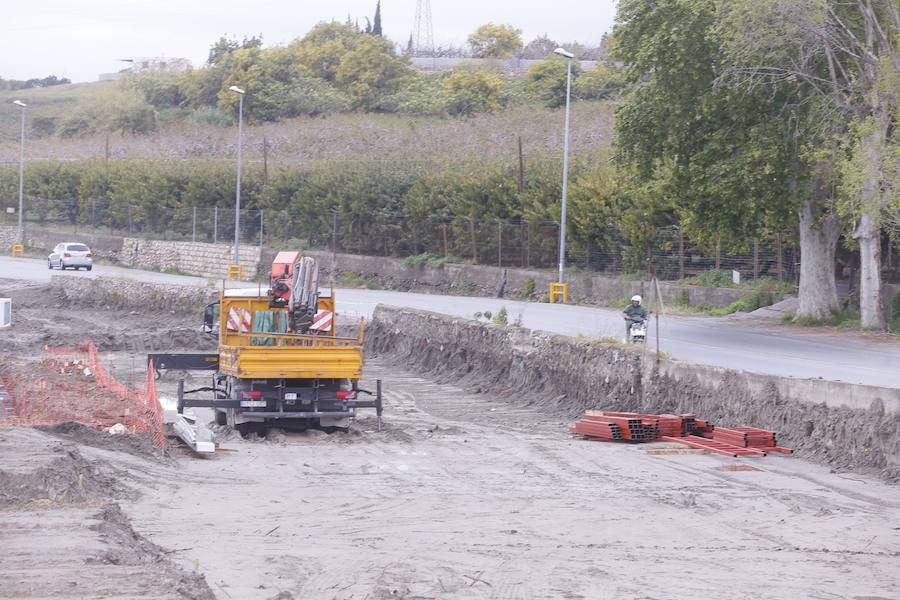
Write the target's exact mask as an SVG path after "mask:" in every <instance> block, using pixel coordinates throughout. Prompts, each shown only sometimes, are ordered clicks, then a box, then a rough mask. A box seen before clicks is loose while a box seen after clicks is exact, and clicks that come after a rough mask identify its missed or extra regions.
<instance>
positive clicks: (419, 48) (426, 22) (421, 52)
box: [412, 0, 434, 56]
mask: <svg viewBox="0 0 900 600" xmlns="http://www.w3.org/2000/svg"><path fill="white" fill-rule="evenodd" d="M412 41H413V48H412V50H413V56H431V55H432V54H433V53H434V26H433V25H432V23H431V0H417V2H416V23H415V26H414V28H413V33H412Z"/></svg>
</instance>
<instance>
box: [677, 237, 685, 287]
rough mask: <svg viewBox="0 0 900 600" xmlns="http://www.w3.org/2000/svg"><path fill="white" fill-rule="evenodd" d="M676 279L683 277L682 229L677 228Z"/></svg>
mask: <svg viewBox="0 0 900 600" xmlns="http://www.w3.org/2000/svg"><path fill="white" fill-rule="evenodd" d="M678 279H684V230H683V229H681V228H680V227H679V228H678Z"/></svg>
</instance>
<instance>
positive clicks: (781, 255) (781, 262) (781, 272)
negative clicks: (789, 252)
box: [776, 233, 784, 282]
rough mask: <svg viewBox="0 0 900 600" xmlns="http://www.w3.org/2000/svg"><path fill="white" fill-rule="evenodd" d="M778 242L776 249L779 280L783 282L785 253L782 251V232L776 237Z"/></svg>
mask: <svg viewBox="0 0 900 600" xmlns="http://www.w3.org/2000/svg"><path fill="white" fill-rule="evenodd" d="M776 244H777V246H778V248H777V250H776V251H777V252H778V281H779V282H782V281H784V253H783V252H782V248H781V234H780V233H779V234H778V238H777V239H776Z"/></svg>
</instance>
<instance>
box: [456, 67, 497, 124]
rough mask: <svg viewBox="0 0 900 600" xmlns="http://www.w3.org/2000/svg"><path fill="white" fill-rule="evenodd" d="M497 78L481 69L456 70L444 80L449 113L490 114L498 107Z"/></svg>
mask: <svg viewBox="0 0 900 600" xmlns="http://www.w3.org/2000/svg"><path fill="white" fill-rule="evenodd" d="M502 84H503V82H502V80H501V79H500V77H499V76H497V75H496V74H494V73H491V72H490V71H485V70H482V69H457V70H456V71H454V72H453V74H452V75H450V77H448V78H447V79H446V80H444V94H445V95H446V96H447V99H448V103H449V106H450V112H451V113H453V114H456V115H472V114H474V113H478V112H492V111H494V110H496V109H497V107H498V106H499V96H500V87H501V86H502Z"/></svg>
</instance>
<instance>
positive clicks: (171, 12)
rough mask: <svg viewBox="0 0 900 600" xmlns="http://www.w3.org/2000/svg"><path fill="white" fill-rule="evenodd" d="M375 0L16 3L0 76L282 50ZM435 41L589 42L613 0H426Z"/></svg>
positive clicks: (78, 72)
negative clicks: (220, 43) (484, 34)
mask: <svg viewBox="0 0 900 600" xmlns="http://www.w3.org/2000/svg"><path fill="white" fill-rule="evenodd" d="M375 1H376V0H330V1H328V0H321V1H311V0H293V1H289V0H248V1H245V2H232V1H229V0H152V1H150V0H24V1H15V2H14V1H12V0H6V1H4V2H3V7H2V9H0V14H2V19H0V77H3V78H5V79H29V78H32V77H44V76H47V75H50V74H53V75H58V76H64V77H69V78H70V79H72V80H73V81H75V82H80V81H96V80H97V76H98V75H99V74H100V73H105V72H111V71H117V70H119V69H121V68H122V67H123V66H124V63H121V62H118V61H117V59H120V58H129V57H135V56H167V57H183V58H187V59H190V60H191V61H192V62H193V63H194V64H195V65H199V64H202V63H203V62H204V61H205V60H206V56H207V52H208V50H209V47H210V45H212V43H213V42H214V41H215V40H217V39H218V38H219V36H221V35H223V34H228V35H229V36H233V37H237V38H241V37H244V36H251V35H258V34H262V36H263V41H264V43H265V45H266V46H271V45H277V44H285V43H287V42H290V41H291V40H293V39H294V38H297V37H300V36H302V35H303V34H304V33H305V32H307V31H308V30H309V29H310V28H311V27H312V26H313V25H315V24H316V23H318V22H319V21H323V20H331V19H338V20H345V19H346V18H347V15H348V14H349V15H351V16H353V17H354V18H359V21H360V23H361V24H364V23H365V19H364V18H363V17H365V16H369V17H370V18H371V16H372V14H373V13H374V11H375ZM415 7H416V0H383V1H382V22H383V25H384V32H385V35H387V36H388V37H390V38H391V39H392V40H394V41H396V42H403V43H405V42H406V40H407V39H408V38H409V34H410V32H411V30H412V27H413V21H414V16H415ZM431 11H432V15H433V22H434V37H435V43H436V44H438V45H445V46H446V45H463V44H464V43H465V40H466V36H467V35H468V34H469V33H470V32H471V31H472V30H474V29H475V28H476V27H478V26H479V25H481V24H483V23H487V22H495V23H508V24H511V25H514V26H515V27H518V28H520V29H522V31H523V37H524V39H525V41H526V42H527V41H528V40H529V39H531V38H534V37H536V36H538V35H541V34H544V33H546V34H547V35H549V36H550V37H551V38H553V39H555V40H557V41H567V40H573V41H579V42H584V43H597V42H599V41H600V38H601V36H602V35H603V33H604V32H606V31H608V30H609V29H610V28H611V27H612V22H613V18H614V16H615V0H553V1H552V2H551V1H544V2H537V1H533V0H493V1H491V2H488V1H486V0H431Z"/></svg>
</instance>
